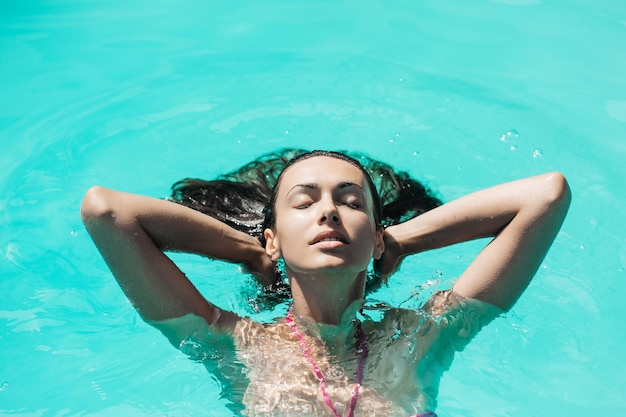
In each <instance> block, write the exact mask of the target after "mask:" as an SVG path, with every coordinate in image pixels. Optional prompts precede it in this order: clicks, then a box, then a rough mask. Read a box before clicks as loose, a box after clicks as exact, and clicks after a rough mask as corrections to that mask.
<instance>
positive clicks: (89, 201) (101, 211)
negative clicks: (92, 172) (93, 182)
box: [80, 186, 116, 230]
mask: <svg viewBox="0 0 626 417" xmlns="http://www.w3.org/2000/svg"><path fill="white" fill-rule="evenodd" d="M113 193H114V191H112V190H109V189H107V188H104V187H100V186H94V187H91V188H90V189H89V190H87V192H86V193H85V196H84V197H83V202H82V204H81V206H80V217H81V219H82V221H83V224H84V225H85V227H87V229H88V230H89V229H90V228H91V227H92V226H94V225H96V224H102V223H106V222H110V221H114V219H115V217H116V214H115V207H114V204H113V198H112V194H113Z"/></svg>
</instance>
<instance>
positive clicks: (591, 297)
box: [0, 0, 626, 417]
mask: <svg viewBox="0 0 626 417" xmlns="http://www.w3.org/2000/svg"><path fill="white" fill-rule="evenodd" d="M597 3H600V2H589V1H585V0H576V1H573V2H565V1H563V0H555V1H552V2H547V1H541V0H500V1H486V0H485V1H480V2H473V3H472V4H471V5H470V4H469V3H467V4H463V3H461V2H449V1H439V2H435V1H425V2H419V3H418V2H410V1H398V2H395V3H393V5H390V4H389V3H388V2H382V1H368V2H365V3H364V2H362V1H361V2H356V1H348V0H344V1H335V2H331V1H313V2H307V3H306V4H302V5H297V6H296V5H294V4H293V3H292V2H287V1H270V2H265V3H264V4H260V3H258V2H252V1H244V2H241V3H240V4H239V5H238V6H236V7H234V6H232V5H226V3H225V2H222V3H220V2H210V3H209V2H201V1H192V0H187V1H181V2H176V3H174V2H169V1H164V0H158V1H151V2H147V1H144V0H138V1H135V2H132V3H130V4H129V2H123V1H120V0H117V1H108V2H104V1H102V2H86V1H70V0H59V1H54V2H53V1H36V2H29V3H27V2H3V4H2V5H0V74H1V75H2V77H1V78H0V91H1V93H0V94H1V97H0V141H1V143H2V145H3V151H2V152H1V153H0V166H2V168H3V169H2V171H1V172H0V212H1V213H2V221H1V222H0V253H1V254H2V257H1V258H0V290H1V294H2V296H1V297H2V298H1V300H2V301H1V304H0V323H2V330H0V347H1V351H2V359H0V415H17V416H78V415H80V416H109V415H115V414H118V415H124V416H154V415H164V416H165V415H167V416H188V415H195V416H230V415H231V414H230V412H229V411H228V410H227V409H226V408H225V406H224V402H223V401H222V400H220V399H219V397H218V392H219V390H218V385H217V382H216V381H214V380H213V379H212V377H211V376H210V375H209V374H207V372H206V371H205V369H204V367H202V366H201V365H198V364H195V363H193V362H191V361H190V360H188V359H187V358H186V357H185V356H184V355H182V354H180V353H178V352H177V351H176V350H174V349H173V348H172V347H171V346H169V345H168V343H167V341H166V340H165V339H164V338H162V337H161V336H160V335H159V334H158V333H157V332H156V331H155V330H154V329H152V328H150V327H149V326H147V325H146V324H144V323H143V322H142V321H141V320H140V319H138V317H137V315H136V313H135V312H134V310H133V309H132V307H131V306H130V305H129V303H128V302H127V301H126V298H125V297H124V296H123V294H122V292H121V291H120V290H119V288H118V286H117V284H116V283H115V281H114V280H113V279H112V278H111V276H110V273H109V272H108V270H107V269H106V266H105V265H104V263H103V262H102V261H101V259H100V257H99V255H98V253H97V251H96V250H95V248H94V247H93V245H92V243H91V241H90V240H89V237H88V236H87V234H86V232H85V231H84V229H83V227H82V225H81V223H80V218H79V215H78V210H79V205H80V201H81V198H82V195H83V193H84V191H85V190H86V189H87V188H88V187H89V186H90V185H93V184H101V185H105V186H109V187H112V188H117V189H123V190H126V191H131V192H138V193H144V194H149V195H154V196H165V195H167V193H168V191H169V185H170V184H171V183H173V182H174V181H176V180H178V179H180V178H183V177H187V176H199V177H206V178H211V177H213V176H215V175H217V174H220V173H223V172H225V171H228V170H230V169H233V168H236V167H238V166H240V165H241V164H243V163H245V162H247V161H249V160H251V159H253V158H254V157H256V156H258V155H260V154H262V153H265V152H268V151H272V150H275V149H277V148H282V147H286V146H293V147H305V148H332V149H349V150H358V151H362V152H365V153H368V154H371V155H373V156H375V157H377V158H379V159H382V160H384V161H387V162H390V163H392V164H393V165H394V166H396V167H398V168H401V169H405V170H408V171H410V172H411V173H412V174H413V175H414V176H416V177H418V178H420V179H422V180H424V181H425V182H426V183H427V184H429V185H430V186H432V187H433V188H434V189H435V190H437V191H438V193H439V195H440V196H441V197H442V198H443V199H444V200H446V201H447V200H450V199H453V198H455V197H458V196H460V195H462V194H464V193H467V192H469V191H472V190H475V189H478V188H481V187H485V186H487V185H491V184H494V183H497V182H503V181H506V180H510V179H513V178H518V177H521V176H527V175H531V174H535V173H539V172H543V171H548V170H559V171H562V172H563V173H565V175H566V176H567V177H568V179H569V181H570V184H571V187H572V189H573V195H574V197H573V204H572V208H571V210H570V214H569V216H568V218H567V219H566V222H565V224H564V226H563V228H562V230H561V233H560V234H559V236H558V237H557V240H556V242H555V244H554V246H553V248H552V250H551V251H550V253H549V254H548V257H547V258H546V260H545V262H544V264H543V266H542V268H541V269H540V272H539V273H538V274H537V276H536V278H535V280H534V281H533V283H532V284H531V286H530V287H529V289H528V290H527V291H526V293H525V294H524V296H523V298H522V299H521V300H520V301H519V303H518V304H517V305H516V307H515V308H514V309H513V310H512V311H511V312H510V313H508V314H506V315H505V316H504V317H502V318H500V319H498V320H497V321H496V322H494V323H492V324H491V325H490V326H489V327H488V328H486V329H484V330H483V331H482V332H481V334H480V335H479V336H478V337H477V338H476V339H475V340H474V341H473V342H472V343H471V344H470V346H469V347H468V348H467V349H466V350H465V351H464V352H463V353H462V354H459V355H457V357H456V359H455V362H454V364H453V366H452V368H451V370H450V371H449V372H448V373H446V374H445V375H444V377H443V379H442V385H441V389H440V397H439V409H438V413H439V414H440V416H441V417H449V416H478V415H480V416H522V415H523V416H534V415H536V416H539V415H542V416H544V415H550V416H566V415H567V416H574V417H575V416H587V415H620V414H621V413H623V410H626V398H625V396H624V394H623V387H624V386H626V369H625V368H626V366H625V365H624V361H623V351H624V349H625V348H626V336H624V335H626V323H625V322H624V320H623V316H624V308H623V299H624V297H625V296H626V282H625V280H626V272H624V264H625V263H626V244H625V239H624V233H623V231H622V230H623V228H624V224H625V221H624V208H625V207H626V198H625V197H624V194H625V193H624V191H625V190H624V185H623V184H624V180H625V179H626V178H625V172H624V168H623V161H624V159H625V157H626V81H625V80H624V76H623V74H625V73H626V55H625V54H623V52H622V49H623V45H624V44H626V6H624V5H623V4H622V2H621V1H619V0H614V1H603V2H601V4H597ZM620 166H622V168H619V167H620ZM477 247H478V246H477V245H474V244H467V245H463V246H460V247H454V248H449V249H446V250H445V251H440V252H437V253H433V254H432V255H431V254H428V255H423V256H420V257H419V258H417V259H411V260H410V261H409V262H407V263H405V264H404V265H403V268H402V270H401V271H400V273H399V274H398V275H397V277H395V279H394V280H393V281H392V282H391V284H390V286H389V288H387V289H386V290H385V297H386V299H387V300H388V301H391V302H400V301H403V300H404V299H406V292H407V290H406V288H407V286H409V288H414V287H415V286H416V283H419V282H423V281H424V280H434V281H436V282H441V283H443V284H445V283H446V282H448V281H449V280H450V279H453V278H454V277H455V276H457V275H458V274H459V273H460V271H461V269H462V266H463V265H464V263H463V261H464V260H468V259H470V257H471V256H472V255H473V253H474V252H475V251H476V249H477ZM178 259H179V261H180V263H181V264H182V265H183V267H184V269H185V271H186V272H188V274H189V275H190V277H191V278H192V279H193V280H194V281H195V282H196V283H197V285H198V286H199V287H200V289H201V290H202V291H206V292H208V291H213V290H218V291H219V290H221V292H220V294H221V298H220V299H219V300H218V302H219V303H221V305H222V306H225V307H229V306H230V307H231V308H235V306H236V305H238V304H241V303H242V302H244V301H245V300H246V299H247V298H248V297H250V296H252V295H253V294H252V292H253V290H250V289H249V286H247V285H246V283H245V277H244V276H243V275H242V274H240V273H239V271H238V270H237V268H235V267H233V266H231V265H224V264H218V263H210V262H205V261H203V260H199V259H197V258H193V257H183V256H180V257H179V258H178ZM225 288H236V289H240V291H232V292H229V293H225V292H224V291H223V290H224V289H225Z"/></svg>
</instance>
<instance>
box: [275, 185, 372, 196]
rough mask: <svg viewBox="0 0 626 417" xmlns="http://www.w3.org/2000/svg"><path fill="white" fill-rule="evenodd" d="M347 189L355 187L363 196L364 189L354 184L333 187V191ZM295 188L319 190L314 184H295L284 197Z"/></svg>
mask: <svg viewBox="0 0 626 417" xmlns="http://www.w3.org/2000/svg"><path fill="white" fill-rule="evenodd" d="M349 187H357V188H359V189H360V190H361V191H363V194H365V189H364V188H363V187H362V186H360V185H359V184H356V183H354V182H347V181H346V182H340V183H339V184H337V187H335V189H339V190H343V189H345V188H349ZM296 188H305V189H307V190H317V189H318V188H319V185H318V184H316V183H303V184H296V185H294V186H293V187H291V189H290V190H289V191H287V194H285V197H288V196H289V193H291V192H292V191H293V190H295V189H296Z"/></svg>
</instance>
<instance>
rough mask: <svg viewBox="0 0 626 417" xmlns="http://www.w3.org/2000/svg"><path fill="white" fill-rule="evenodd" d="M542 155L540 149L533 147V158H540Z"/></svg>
mask: <svg viewBox="0 0 626 417" xmlns="http://www.w3.org/2000/svg"><path fill="white" fill-rule="evenodd" d="M542 156H543V152H541V149H535V150H534V151H533V158H540V157H542Z"/></svg>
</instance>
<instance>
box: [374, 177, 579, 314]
mask: <svg viewBox="0 0 626 417" xmlns="http://www.w3.org/2000/svg"><path fill="white" fill-rule="evenodd" d="M570 200H571V194H570V190H569V186H568V184H567V181H566V179H565V177H564V176H563V175H562V174H560V173H556V172H552V173H547V174H543V175H539V176H535V177H530V178H525V179H521V180H517V181H513V182H509V183H505V184H501V185H497V186H494V187H490V188H487V189H484V190H480V191H477V192H474V193H471V194H468V195H466V196H464V197H461V198H459V199H457V200H454V201H452V202H450V203H447V204H444V205H442V206H440V207H437V208H435V209H433V210H430V211H428V212H426V213H424V214H422V215H420V216H418V217H416V218H414V219H411V220H409V221H407V222H404V223H401V224H398V225H395V226H391V227H388V228H387V229H386V231H385V246H386V250H385V253H384V254H383V258H382V259H381V261H380V262H379V263H378V265H377V267H378V269H379V271H380V272H381V274H382V275H383V276H385V275H391V274H392V273H393V272H394V271H395V270H396V269H397V268H398V266H399V265H400V263H401V262H402V259H403V258H404V257H406V256H408V255H411V254H415V253H419V252H424V251H427V250H431V249H436V248H441V247H444V246H448V245H452V244H455V243H460V242H465V241H469V240H473V239H477V238H482V237H493V240H491V241H490V242H489V244H487V246H485V248H484V249H483V250H482V251H481V252H480V253H479V254H478V255H477V256H476V258H475V259H474V260H473V261H472V262H471V263H470V265H469V266H468V267H467V269H466V270H465V271H464V272H463V273H462V274H461V276H460V277H459V278H458V280H457V281H456V282H455V284H454V287H453V291H454V292H455V293H457V294H458V295H461V296H463V297H470V298H475V299H478V300H481V301H485V302H488V303H490V304H492V305H495V306H496V307H499V308H501V309H503V310H508V309H510V308H511V306H512V305H513V304H514V303H515V301H516V300H517V298H518V297H519V296H520V295H521V293H522V292H523V291H524V290H525V289H526V287H527V286H528V284H529V282H530V281H531V279H532V278H533V276H534V275H535V273H536V272H537V269H538V268H539V266H540V264H541V262H542V260H543V258H544V257H545V255H546V253H547V252H548V249H549V248H550V246H551V245H552V242H553V240H554V238H555V237H556V235H557V233H558V231H559V229H560V227H561V224H562V223H563V220H564V219H565V215H566V213H567V210H568V208H569V204H570Z"/></svg>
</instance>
